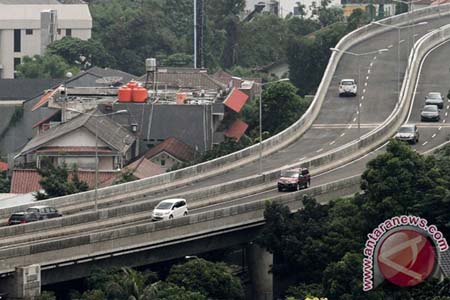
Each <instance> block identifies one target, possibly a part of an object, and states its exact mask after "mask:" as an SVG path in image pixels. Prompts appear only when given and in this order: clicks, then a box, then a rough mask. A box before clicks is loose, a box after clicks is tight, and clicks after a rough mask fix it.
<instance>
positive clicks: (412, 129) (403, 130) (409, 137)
mask: <svg viewBox="0 0 450 300" xmlns="http://www.w3.org/2000/svg"><path fill="white" fill-rule="evenodd" d="M395 139H396V140H398V141H405V142H409V143H412V144H416V143H417V142H418V141H419V130H418V129H417V126H416V125H415V124H405V125H402V127H400V129H399V130H398V132H397V134H396V135H395Z"/></svg>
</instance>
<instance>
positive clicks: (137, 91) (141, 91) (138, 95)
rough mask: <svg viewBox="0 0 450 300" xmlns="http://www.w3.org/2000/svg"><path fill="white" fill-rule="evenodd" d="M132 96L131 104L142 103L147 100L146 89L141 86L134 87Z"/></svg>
mask: <svg viewBox="0 0 450 300" xmlns="http://www.w3.org/2000/svg"><path fill="white" fill-rule="evenodd" d="M132 94H133V95H132V97H131V98H132V99H133V102H137V103H143V102H145V101H146V100H147V96H148V95H147V89H146V88H144V87H142V86H138V87H135V88H134V89H133V92H132Z"/></svg>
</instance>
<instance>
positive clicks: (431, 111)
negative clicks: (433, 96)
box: [420, 105, 441, 121]
mask: <svg viewBox="0 0 450 300" xmlns="http://www.w3.org/2000/svg"><path fill="white" fill-rule="evenodd" d="M440 118H441V116H440V115H439V108H438V107H437V106H436V105H425V106H424V107H423V109H422V112H421V113H420V119H421V120H422V121H439V120H440Z"/></svg>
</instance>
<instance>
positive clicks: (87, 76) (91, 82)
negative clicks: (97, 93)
mask: <svg viewBox="0 0 450 300" xmlns="http://www.w3.org/2000/svg"><path fill="white" fill-rule="evenodd" d="M102 78H106V79H108V78H116V79H117V80H119V81H120V82H121V83H122V84H125V83H127V82H129V81H130V80H132V79H137V76H135V75H133V74H130V73H126V72H123V71H119V70H115V69H110V68H99V67H92V68H90V69H88V70H86V71H83V72H80V73H79V74H77V75H76V76H75V77H73V78H71V79H69V80H68V81H67V82H66V85H67V86H68V87H102V86H103V87H104V86H106V85H105V84H104V83H101V81H100V79H102Z"/></svg>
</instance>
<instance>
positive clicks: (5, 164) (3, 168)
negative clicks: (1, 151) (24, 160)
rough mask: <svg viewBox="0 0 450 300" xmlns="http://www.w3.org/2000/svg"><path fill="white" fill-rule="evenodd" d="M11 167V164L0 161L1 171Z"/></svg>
mask: <svg viewBox="0 0 450 300" xmlns="http://www.w3.org/2000/svg"><path fill="white" fill-rule="evenodd" d="M8 169H9V166H8V164H7V163H5V162H2V161H0V170H1V171H7V170H8Z"/></svg>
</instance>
